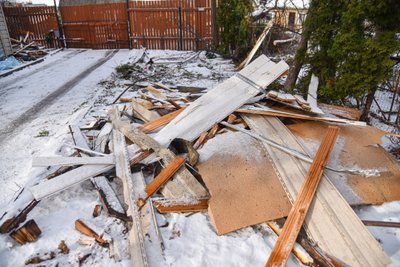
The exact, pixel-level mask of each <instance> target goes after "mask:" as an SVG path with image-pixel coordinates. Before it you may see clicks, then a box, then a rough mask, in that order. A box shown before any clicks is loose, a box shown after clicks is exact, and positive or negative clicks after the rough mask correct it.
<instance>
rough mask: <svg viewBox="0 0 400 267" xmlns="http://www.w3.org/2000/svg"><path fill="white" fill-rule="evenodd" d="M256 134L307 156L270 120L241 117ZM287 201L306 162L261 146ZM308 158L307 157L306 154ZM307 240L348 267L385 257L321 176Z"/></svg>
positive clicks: (383, 262) (282, 127) (296, 188)
mask: <svg viewBox="0 0 400 267" xmlns="http://www.w3.org/2000/svg"><path fill="white" fill-rule="evenodd" d="M243 118H244V119H245V121H246V122H247V124H248V125H249V126H250V128H251V129H253V130H254V131H256V132H259V133H261V134H263V135H264V136H268V138H270V139H272V140H273V141H274V142H276V143H278V144H281V145H285V146H289V147H291V148H292V149H295V150H297V151H301V152H302V153H305V154H306V153H307V152H306V151H305V149H304V148H303V147H302V146H301V145H300V143H299V142H298V141H297V139H296V138H295V137H294V136H293V134H292V133H291V132H290V131H289V130H288V129H287V127H286V126H285V125H284V124H283V123H282V122H280V121H279V120H278V119H277V118H274V117H262V116H259V115H243ZM264 146H265V148H266V150H267V151H268V154H269V156H270V157H271V159H272V161H273V163H274V166H275V168H276V170H277V173H278V175H279V177H280V179H281V182H282V184H283V186H284V188H285V190H286V191H287V193H288V196H289V198H290V199H291V200H293V199H296V197H297V195H298V192H299V190H300V188H301V186H302V184H303V182H304V177H305V176H306V173H307V170H308V169H309V167H310V164H309V163H305V162H303V161H300V160H298V159H296V158H294V157H293V156H290V155H287V154H286V153H284V152H282V151H280V150H278V149H276V148H273V147H271V146H270V145H268V144H264ZM310 156H311V155H310ZM304 227H305V228H306V230H307V232H308V233H309V235H310V237H311V238H312V239H313V240H314V241H316V242H317V243H318V245H319V246H320V247H321V248H322V249H323V250H324V251H326V252H327V253H329V254H331V255H334V256H335V257H337V258H339V259H340V260H342V261H343V262H345V263H347V264H349V265H350V266H371V267H372V266H377V267H379V266H385V265H387V264H388V263H389V258H388V256H387V255H386V254H385V252H384V251H383V250H382V248H381V246H380V245H379V243H378V242H377V241H376V240H375V238H374V237H373V236H372V234H371V233H370V232H369V231H368V229H367V228H366V227H365V226H364V225H363V223H362V222H361V220H360V219H359V218H358V216H357V215H356V214H355V213H354V211H353V210H352V208H351V207H350V206H349V204H348V203H347V202H346V200H345V199H344V198H343V197H342V196H341V195H340V193H339V192H338V191H337V189H336V188H335V186H334V185H333V184H332V183H331V182H330V181H329V179H328V177H326V175H324V176H323V177H322V179H321V181H320V185H319V187H318V190H317V192H316V195H315V198H314V201H313V203H312V205H311V208H310V210H309V213H308V215H307V217H306V220H305V225H304Z"/></svg>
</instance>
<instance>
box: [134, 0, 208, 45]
mask: <svg viewBox="0 0 400 267" xmlns="http://www.w3.org/2000/svg"><path fill="white" fill-rule="evenodd" d="M129 16H130V28H131V46H132V48H140V47H141V46H143V47H146V48H149V49H174V50H200V49H206V48H208V47H210V46H211V44H212V8H211V0H167V1H165V0H164V1H130V2H129Z"/></svg>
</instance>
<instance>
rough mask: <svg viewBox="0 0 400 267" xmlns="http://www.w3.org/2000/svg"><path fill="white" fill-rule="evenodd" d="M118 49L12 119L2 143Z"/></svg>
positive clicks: (0, 138) (1, 132)
mask: <svg viewBox="0 0 400 267" xmlns="http://www.w3.org/2000/svg"><path fill="white" fill-rule="evenodd" d="M117 52H118V50H113V51H108V52H107V53H106V55H105V56H104V57H103V58H101V59H100V60H98V61H97V62H96V63H95V64H93V65H92V66H90V67H88V68H87V69H86V70H85V71H83V72H81V73H80V74H78V75H77V76H75V77H74V78H72V79H70V80H69V81H67V82H66V83H64V84H63V85H61V86H60V87H59V88H58V89H56V90H55V91H54V92H52V93H51V94H49V95H48V96H46V97H45V98H43V99H42V100H41V101H39V102H38V103H36V104H35V105H33V106H32V107H31V108H30V109H28V110H27V111H25V112H24V113H23V114H21V115H20V116H19V117H18V118H17V119H15V120H13V121H11V122H10V123H9V124H8V125H7V126H6V127H5V128H3V129H1V130H0V143H2V142H4V141H5V140H6V139H7V137H9V136H10V135H11V134H12V133H13V132H15V131H16V130H17V129H18V128H19V127H20V126H22V125H24V124H25V123H27V122H30V121H32V120H34V119H35V118H37V117H38V116H39V115H40V114H39V113H40V112H41V111H42V110H44V109H45V108H47V107H49V106H51V105H52V104H53V103H54V102H55V101H56V100H57V99H58V98H59V97H61V96H63V95H65V94H66V93H68V92H69V91H70V90H71V89H72V88H74V87H75V86H76V85H77V84H78V83H79V82H80V81H82V80H83V79H84V78H86V77H87V76H89V75H90V74H91V73H92V72H93V71H95V70H96V69H97V68H99V67H100V66H101V65H103V64H104V63H106V62H107V61H108V60H110V59H111V58H112V57H113V56H114V55H115V54H116V53H117Z"/></svg>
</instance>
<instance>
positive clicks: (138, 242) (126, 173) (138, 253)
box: [113, 130, 148, 267]
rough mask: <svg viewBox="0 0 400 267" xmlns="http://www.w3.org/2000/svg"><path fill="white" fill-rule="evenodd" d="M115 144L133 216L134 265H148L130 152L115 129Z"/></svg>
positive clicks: (118, 163) (126, 199) (125, 195)
mask: <svg viewBox="0 0 400 267" xmlns="http://www.w3.org/2000/svg"><path fill="white" fill-rule="evenodd" d="M113 144H114V153H115V161H116V164H115V172H116V174H117V177H118V178H120V179H121V180H122V182H123V191H124V199H125V203H126V204H127V205H128V207H129V208H128V211H127V214H128V215H130V216H132V221H133V224H132V228H131V229H130V230H129V245H130V254H131V261H132V265H133V266H139V267H141V266H148V263H147V255H146V250H145V245H144V234H143V230H142V223H141V220H140V212H139V210H138V207H137V205H136V199H137V198H138V197H139V196H138V195H137V194H136V191H135V190H134V187H133V181H132V177H131V170H130V166H129V163H128V152H127V151H126V143H125V137H124V135H123V134H122V133H121V132H119V131H118V130H114V131H113Z"/></svg>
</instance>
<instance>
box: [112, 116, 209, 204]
mask: <svg viewBox="0 0 400 267" xmlns="http://www.w3.org/2000/svg"><path fill="white" fill-rule="evenodd" d="M109 113H110V117H111V120H112V122H113V124H114V127H115V128H116V129H118V130H119V131H121V132H122V133H123V134H124V135H125V136H126V137H127V138H128V139H130V140H131V141H132V142H134V143H135V144H136V145H138V146H139V147H140V148H141V149H142V150H149V149H151V150H153V151H154V153H155V154H156V155H158V156H159V157H160V158H161V159H162V161H163V163H164V164H166V165H167V164H170V163H171V162H172V161H173V160H174V159H175V154H174V153H172V152H171V151H170V150H169V149H167V148H166V147H164V146H162V145H160V144H159V143H158V142H156V141H155V140H154V139H153V138H151V137H150V136H148V135H146V134H145V133H143V132H142V131H141V130H140V129H138V128H135V127H134V126H133V125H131V124H129V123H123V122H121V121H120V119H119V116H118V112H117V110H116V109H112V110H110V112H109ZM174 177H175V179H174V180H172V181H170V182H169V183H167V184H166V185H165V186H164V188H163V189H162V193H163V195H164V196H166V197H171V198H180V197H184V196H193V197H195V198H205V197H208V193H207V190H206V189H205V188H204V187H203V186H202V185H201V184H200V183H199V182H198V181H197V180H196V178H195V177H194V176H193V175H192V174H191V173H190V172H189V171H188V170H187V169H186V168H185V167H182V168H180V169H179V170H178V171H177V173H176V174H175V175H174Z"/></svg>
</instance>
